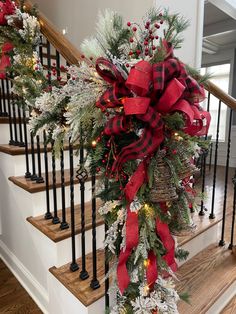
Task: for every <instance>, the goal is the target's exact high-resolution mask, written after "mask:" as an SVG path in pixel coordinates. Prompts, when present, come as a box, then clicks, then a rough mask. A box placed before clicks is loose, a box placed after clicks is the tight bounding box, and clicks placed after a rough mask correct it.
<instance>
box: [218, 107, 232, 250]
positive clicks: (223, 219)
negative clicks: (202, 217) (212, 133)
mask: <svg viewBox="0 0 236 314" xmlns="http://www.w3.org/2000/svg"><path fill="white" fill-rule="evenodd" d="M232 118H233V110H232V109H230V115H229V130H228V148H227V159H226V169H225V191H224V205H223V217H222V229H221V239H220V242H219V245H220V246H224V245H225V241H224V236H225V219H226V205H227V195H228V178H229V159H230V148H231V129H232Z"/></svg>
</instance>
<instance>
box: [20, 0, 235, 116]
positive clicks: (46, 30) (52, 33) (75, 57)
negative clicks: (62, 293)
mask: <svg viewBox="0 0 236 314" xmlns="http://www.w3.org/2000/svg"><path fill="white" fill-rule="evenodd" d="M25 6H26V8H32V4H31V3H30V1H26V3H25ZM38 18H39V22H40V26H41V32H42V34H43V35H44V36H45V37H46V38H47V39H48V40H49V42H50V43H51V44H52V45H53V46H54V47H55V48H56V49H57V50H58V52H59V53H60V54H61V55H62V56H63V57H64V58H65V60H66V61H67V62H68V63H69V64H78V62H79V61H81V53H80V52H79V50H78V49H77V48H76V47H75V46H74V45H73V44H71V42H70V41H69V40H68V39H66V37H65V36H64V35H63V34H62V33H60V32H59V31H58V30H57V29H56V28H55V26H54V25H53V24H52V23H51V22H50V21H49V20H48V19H47V18H46V17H45V16H44V15H43V14H42V13H41V12H40V11H39V15H38ZM205 88H206V90H207V91H209V92H210V93H211V94H212V95H214V96H215V97H216V98H218V99H219V100H221V101H222V102H223V103H224V104H226V105H227V106H228V107H230V108H231V109H233V110H236V99H235V98H233V97H232V96H230V95H228V94H227V93H225V92H224V91H223V90H222V89H220V88H219V87H218V86H217V85H215V84H214V83H212V82H210V81H208V82H207V84H206V86H205Z"/></svg>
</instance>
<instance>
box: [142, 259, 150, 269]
mask: <svg viewBox="0 0 236 314" xmlns="http://www.w3.org/2000/svg"><path fill="white" fill-rule="evenodd" d="M143 265H144V267H146V268H147V267H148V266H149V265H150V260H149V259H145V260H144V262H143Z"/></svg>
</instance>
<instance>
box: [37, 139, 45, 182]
mask: <svg viewBox="0 0 236 314" xmlns="http://www.w3.org/2000/svg"><path fill="white" fill-rule="evenodd" d="M36 141H37V156H38V177H37V179H36V182H37V183H43V182H44V179H43V177H42V170H41V147H40V138H39V135H37V136H36Z"/></svg>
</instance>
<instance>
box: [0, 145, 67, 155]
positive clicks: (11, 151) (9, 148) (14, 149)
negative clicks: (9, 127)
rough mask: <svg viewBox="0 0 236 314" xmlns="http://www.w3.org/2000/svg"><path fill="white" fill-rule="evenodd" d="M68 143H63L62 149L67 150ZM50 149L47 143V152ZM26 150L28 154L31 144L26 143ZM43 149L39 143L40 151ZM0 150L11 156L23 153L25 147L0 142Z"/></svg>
mask: <svg viewBox="0 0 236 314" xmlns="http://www.w3.org/2000/svg"><path fill="white" fill-rule="evenodd" d="M34 149H35V152H36V145H35V148H34ZM68 149H69V145H68V144H66V145H64V150H68ZM51 150H52V149H51V147H50V146H49V145H48V146H47V152H50V151H51ZM28 151H29V154H30V153H31V146H30V144H29V145H28ZM43 151H44V147H43V144H40V152H41V153H42V152H43ZM0 152H2V153H5V154H8V155H12V156H18V155H24V154H25V147H19V146H14V145H9V144H0Z"/></svg>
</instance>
